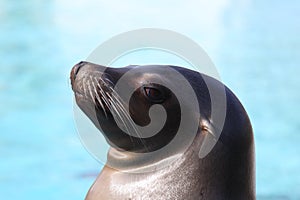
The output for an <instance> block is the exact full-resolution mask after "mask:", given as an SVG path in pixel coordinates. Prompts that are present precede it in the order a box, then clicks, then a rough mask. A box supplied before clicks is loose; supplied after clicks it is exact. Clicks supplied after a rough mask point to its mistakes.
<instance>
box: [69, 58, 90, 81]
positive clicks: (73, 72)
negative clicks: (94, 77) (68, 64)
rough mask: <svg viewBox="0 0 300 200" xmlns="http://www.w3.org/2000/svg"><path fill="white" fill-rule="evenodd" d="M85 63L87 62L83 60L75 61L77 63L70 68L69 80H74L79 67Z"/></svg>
mask: <svg viewBox="0 0 300 200" xmlns="http://www.w3.org/2000/svg"><path fill="white" fill-rule="evenodd" d="M86 63H87V62H85V61H81V62H79V63H77V64H76V65H75V66H74V67H73V69H72V70H71V80H75V78H76V75H77V74H78V72H79V70H80V68H81V67H82V66H84V65H85V64H86Z"/></svg>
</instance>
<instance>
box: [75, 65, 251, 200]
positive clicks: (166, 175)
mask: <svg viewBox="0 0 300 200" xmlns="http://www.w3.org/2000/svg"><path fill="white" fill-rule="evenodd" d="M166 69H171V71H172V73H173V72H174V73H175V74H179V75H180V76H182V77H184V79H185V80H187V83H188V85H190V86H191V88H192V92H191V91H189V92H186V93H185V89H186V88H183V85H185V84H186V83H184V80H179V79H174V78H172V76H168V71H166ZM132 71H133V72H134V73H131V72H132ZM204 79H205V80H204ZM207 80H208V81H207ZM120 83H121V84H120ZM71 84H72V89H73V91H74V94H75V99H76V103H77V105H78V106H79V107H80V109H81V110H82V111H83V112H84V113H85V114H86V115H87V116H88V117H89V118H90V120H91V121H92V122H93V124H94V125H95V126H96V127H97V128H98V129H99V130H100V131H101V132H102V133H103V135H104V136H105V138H106V140H107V142H108V143H109V145H110V146H111V147H110V150H109V152H108V158H107V163H106V165H105V166H104V168H103V169H102V171H101V173H100V174H99V176H98V177H97V179H96V181H95V182H94V184H93V185H92V186H91V188H90V190H89V192H88V194H87V196H86V199H88V200H94V199H128V200H129V199H131V200H133V199H145V200H147V199H158V200H159V199H191V200H194V199H221V200H222V199H238V200H240V199H250V200H252V199H255V176H254V168H255V167H254V139H253V132H252V127H251V123H250V120H249V117H248V115H247V113H246V111H245V109H244V108H243V106H242V104H241V103H240V102H239V100H238V99H237V97H236V96H235V95H234V94H233V93H232V92H231V91H230V90H229V89H228V88H227V87H226V86H224V85H223V84H222V83H221V82H219V81H217V80H215V79H213V78H211V77H209V76H206V75H204V74H201V73H199V72H195V71H193V70H189V69H186V68H182V67H178V66H163V65H148V66H139V65H130V66H127V67H123V68H110V67H105V66H101V65H97V64H93V63H89V62H84V61H83V62H80V63H78V64H76V65H75V66H74V67H73V69H72V71H71ZM207 84H209V87H210V88H213V90H214V93H216V94H218V93H219V92H220V93H221V89H222V88H225V94H226V97H225V98H226V109H225V112H226V113H225V114H226V118H225V122H224V126H223V129H222V130H221V134H220V136H219V138H217V137H215V132H216V129H215V124H214V121H213V120H212V117H211V115H212V108H211V106H212V99H211V96H210V90H209V89H208V85H207ZM117 88H119V89H117ZM120 88H121V89H120ZM127 88H130V89H129V90H127ZM175 90H177V93H176V92H174V91H175ZM178 91H179V92H178ZM123 93H124V94H123ZM127 93H128V94H129V97H126V98H125V97H124V95H125V96H126V94H127ZM190 93H195V98H196V99H197V105H195V104H194V103H193V101H192V99H193V96H190V95H189V94H190ZM123 97H124V98H123ZM191 104H193V105H191ZM155 106H156V107H155ZM194 106H196V107H199V110H198V109H195V107H194ZM153 110H156V111H159V112H154V111H153ZM200 111H201V112H200ZM199 112H200V113H199ZM157 113H158V114H157ZM182 118H184V120H186V121H187V122H191V124H193V123H196V131H195V133H194V134H190V135H189V134H188V132H193V130H194V129H193V130H192V128H191V126H192V125H189V124H188V125H186V126H184V127H183V129H182V130H184V131H183V132H184V134H185V133H187V134H186V135H184V134H183V136H181V137H180V136H178V130H179V129H180V127H181V126H180V124H181V122H182V120H183V119H182ZM156 119H159V120H156ZM149 124H150V125H149ZM151 124H152V125H153V124H154V125H153V126H151ZM161 124H162V125H161ZM143 127H147V129H143ZM148 129H150V130H152V131H153V132H154V133H149V132H147V131H146V130H148ZM190 130H192V131H190ZM207 137H210V138H212V139H217V140H216V141H215V145H214V146H213V148H212V150H211V151H210V152H209V153H208V155H207V156H205V157H204V158H199V151H200V150H201V148H202V147H203V146H204V145H205V143H206V139H205V138H207ZM178 138H179V139H178ZM176 140H177V141H179V142H177V143H174V142H173V141H176ZM174 144H175V145H174ZM168 146H171V148H167V150H166V147H168ZM157 152H159V153H157ZM159 166H163V167H161V168H160V167H159ZM145 169H146V170H145Z"/></svg>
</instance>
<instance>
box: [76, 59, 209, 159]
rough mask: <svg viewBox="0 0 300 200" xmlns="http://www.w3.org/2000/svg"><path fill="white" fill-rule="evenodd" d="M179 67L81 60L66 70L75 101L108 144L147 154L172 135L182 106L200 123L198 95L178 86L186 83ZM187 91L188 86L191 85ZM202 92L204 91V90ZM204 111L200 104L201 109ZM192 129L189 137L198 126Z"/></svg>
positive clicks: (164, 142)
mask: <svg viewBox="0 0 300 200" xmlns="http://www.w3.org/2000/svg"><path fill="white" fill-rule="evenodd" d="M170 70H171V73H173V74H170ZM181 71H182V68H180V67H175V66H164V65H147V66H138V65H131V66H127V67H123V68H109V67H105V66H101V65H96V64H93V63H88V62H80V63H78V64H77V65H75V66H74V67H73V69H72V71H71V84H72V89H73V91H74V93H75V98H76V103H77V105H78V106H79V107H80V108H81V109H82V110H83V112H84V113H85V114H86V115H87V116H88V117H89V118H90V119H91V121H92V122H93V123H94V125H95V126H96V127H97V128H98V129H99V130H101V132H102V133H103V134H104V136H105V138H106V140H107V141H108V143H109V144H110V145H111V146H112V147H114V148H115V149H117V150H119V151H128V152H134V153H147V152H153V151H156V150H159V149H161V148H163V147H165V146H166V145H168V144H169V143H170V142H171V141H172V140H173V139H174V137H175V136H176V134H177V133H178V130H179V125H180V123H181V121H182V117H183V111H184V113H188V114H185V115H184V120H185V121H189V122H193V123H194V124H196V127H198V125H199V120H200V115H199V111H197V109H195V106H196V108H198V106H199V102H198V101H195V102H192V99H193V98H194V99H197V96H196V95H194V94H195V93H196V92H195V91H192V92H191V91H183V90H184V89H182V85H184V83H183V82H184V81H185V84H187V85H189V84H190V83H189V82H188V81H187V80H186V78H185V77H184V76H183V75H182V74H181ZM193 73H194V72H192V71H191V72H190V74H188V76H191V74H193ZM174 74H175V75H174ZM185 75H186V73H185ZM196 75H198V73H196V72H195V75H194V76H196ZM178 76H179V78H178ZM180 79H182V80H180ZM195 80H196V77H195ZM192 82H193V80H192ZM202 84H203V83H202ZM188 90H193V88H192V86H190V87H189V88H188ZM174 91H177V93H179V95H178V94H177V95H176V94H175V93H176V92H175V93H174ZM191 93H192V95H194V96H191ZM201 95H202V96H206V95H208V91H207V89H206V90H205V89H204V90H203V91H202V93H201ZM125 96H127V97H125ZM202 99H203V98H202ZM179 101H180V102H179ZM203 103H204V102H203ZM206 103H209V102H206ZM208 112H209V111H208V110H207V109H203V113H206V114H207V113H208ZM145 127H146V128H145ZM185 128H187V129H188V127H185ZM146 130H150V132H149V131H146ZM193 132H194V133H193V134H194V135H193V136H192V137H194V136H195V134H196V132H197V129H196V130H194V131H193Z"/></svg>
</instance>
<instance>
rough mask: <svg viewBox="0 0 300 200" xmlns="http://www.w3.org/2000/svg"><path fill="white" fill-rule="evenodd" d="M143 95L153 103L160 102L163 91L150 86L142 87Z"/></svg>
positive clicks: (162, 99)
mask: <svg viewBox="0 0 300 200" xmlns="http://www.w3.org/2000/svg"><path fill="white" fill-rule="evenodd" d="M144 91H145V95H146V96H147V97H148V98H149V99H150V100H151V101H153V102H155V103H161V102H163V101H164V95H163V93H162V92H161V91H160V90H158V89H156V88H152V87H144Z"/></svg>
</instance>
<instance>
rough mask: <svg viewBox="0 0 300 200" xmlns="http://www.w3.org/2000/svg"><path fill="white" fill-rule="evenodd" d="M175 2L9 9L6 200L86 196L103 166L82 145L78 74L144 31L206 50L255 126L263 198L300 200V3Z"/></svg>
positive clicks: (1, 65)
mask: <svg viewBox="0 0 300 200" xmlns="http://www.w3.org/2000/svg"><path fill="white" fill-rule="evenodd" d="M170 3H171V1H169V0H168V1H164V3H162V2H160V1H151V2H148V1H147V2H143V1H137V0H132V1H128V2H122V3H121V2H119V1H116V0H113V1H109V2H108V1H100V2H99V1H97V2H96V1H76V3H75V2H73V1H70V0H62V1H51V0H50V1H47V2H40V1H38V0H32V1H11V0H10V1H8V0H2V1H0V24H1V26H0V55H1V59H0V91H1V92H0V102H1V104H0V130H1V134H0V155H1V158H2V159H1V163H0V198H1V199H83V198H84V196H85V194H86V192H87V190H88V188H89V187H90V185H91V184H92V182H93V180H94V179H95V175H96V174H97V173H98V172H99V171H100V170H101V167H102V165H101V164H100V163H98V162H96V161H95V160H94V159H93V158H92V156H90V155H89V154H88V153H87V152H86V150H85V149H84V147H83V146H82V145H81V143H80V141H79V139H78V137H77V133H76V129H75V124H74V121H73V110H72V103H73V102H72V92H71V88H70V82H69V70H70V68H71V67H72V65H74V64H75V63H76V62H78V61H80V60H84V59H85V58H86V57H87V56H88V55H89V53H90V52H91V51H92V50H93V49H94V48H96V47H97V45H99V44H100V43H101V42H103V41H105V40H107V39H109V38H110V37H111V36H113V35H115V34H118V33H121V32H123V31H128V30H132V29H135V28H142V27H155V28H166V29H171V30H174V31H178V32H180V33H182V34H185V35H187V36H189V37H190V38H192V39H193V40H195V41H197V42H198V43H199V44H200V45H201V46H202V47H204V49H205V50H206V51H207V53H208V54H209V55H210V57H211V58H212V59H213V61H214V63H215V64H216V66H217V67H218V70H219V72H220V75H221V77H222V80H223V82H224V83H225V84H226V85H228V86H229V87H230V88H231V89H232V90H233V91H234V92H235V93H236V94H237V96H238V97H239V98H240V100H241V101H242V103H243V105H244V106H245V108H246V110H247V111H248V113H249V116H250V118H251V121H252V124H253V128H254V133H255V140H256V167H257V170H256V179H257V181H256V182H257V195H258V199H261V200H267V199H268V200H271V199H300V175H299V172H298V171H299V167H300V145H298V141H299V140H300V135H299V134H298V129H299V128H300V121H299V117H298V113H299V111H300V107H299V103H298V102H299V101H300V93H299V83H300V79H299V77H298V75H299V73H300V68H299V64H300V55H299V52H300V45H299V44H300V38H299V35H300V23H299V16H300V14H299V13H300V12H299V7H300V2H299V1H296V0H295V1H292V0H290V1H277V0H275V1H271V0H267V1H258V0H257V1H251V0H243V1H230V0H223V1H214V2H210V3H204V2H200V3H198V1H192V2H190V3H186V2H184V1H182V2H180V3H178V4H176V5H174V4H172V6H170V5H169V4H170ZM153 59H154V61H155V58H153ZM132 64H134V63H132Z"/></svg>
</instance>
